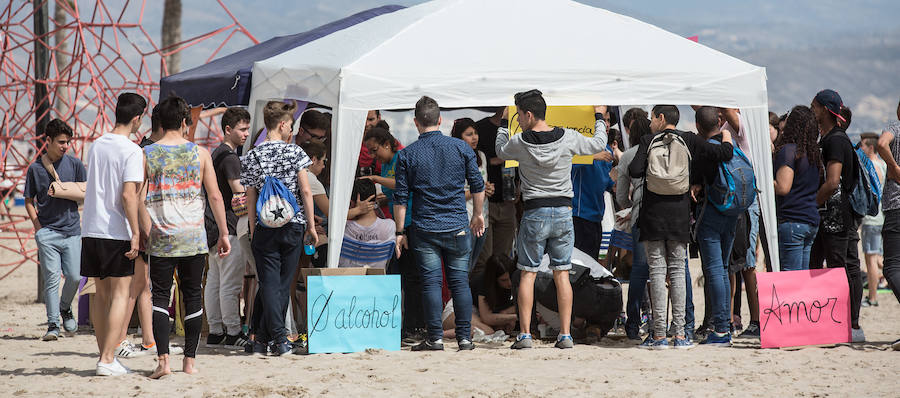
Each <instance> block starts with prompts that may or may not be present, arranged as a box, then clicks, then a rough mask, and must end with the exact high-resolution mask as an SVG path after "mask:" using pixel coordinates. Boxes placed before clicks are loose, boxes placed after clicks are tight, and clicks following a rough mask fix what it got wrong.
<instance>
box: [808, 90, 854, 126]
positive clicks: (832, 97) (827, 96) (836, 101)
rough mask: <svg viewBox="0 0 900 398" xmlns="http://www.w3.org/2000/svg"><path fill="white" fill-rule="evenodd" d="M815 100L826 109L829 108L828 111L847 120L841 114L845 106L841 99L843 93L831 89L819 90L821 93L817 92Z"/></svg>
mask: <svg viewBox="0 0 900 398" xmlns="http://www.w3.org/2000/svg"><path fill="white" fill-rule="evenodd" d="M815 101H816V102H818V103H819V105H822V106H823V107H825V109H827V110H828V112H831V114H832V115H834V116H835V117H836V118H838V119H840V120H842V121H845V122H846V121H847V120H846V119H844V117H843V116H841V106H843V105H844V103H843V101H841V95H840V94H838V93H837V91H834V90H831V89H825V90H822V91H819V93H818V94H816V98H815Z"/></svg>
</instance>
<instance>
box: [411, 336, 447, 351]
mask: <svg viewBox="0 0 900 398" xmlns="http://www.w3.org/2000/svg"><path fill="white" fill-rule="evenodd" d="M411 350H413V351H444V343H440V342H437V341H431V340H428V339H425V341H423V342H421V343H419V344H416V345H414V346H412V348H411Z"/></svg>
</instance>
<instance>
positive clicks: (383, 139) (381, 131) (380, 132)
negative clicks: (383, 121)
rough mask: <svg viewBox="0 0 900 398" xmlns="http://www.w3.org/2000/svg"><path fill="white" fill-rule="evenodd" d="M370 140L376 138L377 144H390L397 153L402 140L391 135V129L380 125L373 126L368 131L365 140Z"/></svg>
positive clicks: (392, 150)
mask: <svg viewBox="0 0 900 398" xmlns="http://www.w3.org/2000/svg"><path fill="white" fill-rule="evenodd" d="M368 140H375V144H377V145H385V144H389V145H390V146H391V152H394V153H397V148H398V145H399V144H400V141H397V139H396V138H394V136H393V135H391V133H390V131H388V130H387V129H385V128H383V127H379V126H375V127H372V128H371V129H369V131H368V132H366V135H365V137H364V138H363V142H365V141H368Z"/></svg>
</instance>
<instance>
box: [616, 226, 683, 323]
mask: <svg viewBox="0 0 900 398" xmlns="http://www.w3.org/2000/svg"><path fill="white" fill-rule="evenodd" d="M631 237H632V239H633V240H634V241H633V246H632V247H633V248H634V251H632V252H631V277H630V278H629V280H628V301H627V302H626V304H625V314H626V317H627V318H626V319H625V330H632V331H635V332H637V331H638V329H640V327H641V300H643V298H644V291H645V290H646V289H647V281H648V280H649V279H650V268H649V267H648V266H647V251H646V250H645V249H644V243H643V242H641V241H639V240H638V238H639V237H640V231H639V230H638V228H637V225H635V226H634V227H632V229H631ZM684 278H685V285H684V286H685V300H684V331H685V333H686V335H687V336H693V335H694V293H693V292H692V290H691V269H690V267H688V263H687V261H685V263H684Z"/></svg>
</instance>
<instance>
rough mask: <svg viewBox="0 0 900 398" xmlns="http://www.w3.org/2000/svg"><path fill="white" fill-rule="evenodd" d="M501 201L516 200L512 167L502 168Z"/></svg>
mask: <svg viewBox="0 0 900 398" xmlns="http://www.w3.org/2000/svg"><path fill="white" fill-rule="evenodd" d="M503 200H505V201H511V200H516V170H515V169H514V168H512V167H504V168H503Z"/></svg>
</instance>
